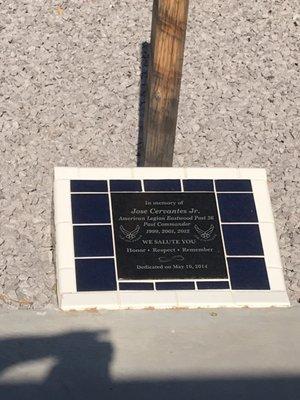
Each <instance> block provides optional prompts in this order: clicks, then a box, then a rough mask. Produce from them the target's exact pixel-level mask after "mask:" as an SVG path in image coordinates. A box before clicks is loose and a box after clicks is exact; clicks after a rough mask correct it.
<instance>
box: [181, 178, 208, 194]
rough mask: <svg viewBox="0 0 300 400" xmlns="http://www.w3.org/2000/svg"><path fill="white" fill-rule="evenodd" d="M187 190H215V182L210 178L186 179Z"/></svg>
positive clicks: (184, 182) (185, 188)
mask: <svg viewBox="0 0 300 400" xmlns="http://www.w3.org/2000/svg"><path fill="white" fill-rule="evenodd" d="M183 188H184V191H185V192H213V191H214V184H213V181H212V180H210V179H184V180H183Z"/></svg>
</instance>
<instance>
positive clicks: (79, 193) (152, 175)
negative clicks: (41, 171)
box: [54, 168, 289, 310]
mask: <svg viewBox="0 0 300 400" xmlns="http://www.w3.org/2000/svg"><path fill="white" fill-rule="evenodd" d="M54 204H55V226H56V238H57V239H56V240H57V242H56V254H57V256H56V258H57V279H58V299H59V304H60V307H61V308H62V309H64V310H72V309H78V310H82V309H85V308H95V307H96V308H101V309H102V308H106V309H127V308H148V307H151V308H152V307H153V308H176V307H180V308H183V307H187V308H196V307H203V306H204V307H224V306H226V307H227V306H232V307H241V306H250V307H262V306H263V307H265V306H287V305H289V300H288V297H287V293H286V289H285V285H284V279H283V275H282V265H281V262H280V254H279V250H278V244H277V240H276V231H275V224H274V219H273V216H272V210H271V203H270V198H269V194H268V186H267V179H266V173H265V171H264V170H260V169H254V170H251V169H240V170H238V169H232V168H230V169H228V170H227V169H222V168H221V169H216V170H214V169H205V168H204V169H201V168H200V169H197V168H191V169H189V168H155V169H154V168H135V169H126V168H125V169H123V168H113V169H112V168H108V169H105V168H100V169H97V168H96V169H93V168H91V169H90V168H56V171H55V191H54Z"/></svg>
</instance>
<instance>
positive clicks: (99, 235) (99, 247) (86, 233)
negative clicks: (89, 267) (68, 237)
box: [73, 225, 113, 257]
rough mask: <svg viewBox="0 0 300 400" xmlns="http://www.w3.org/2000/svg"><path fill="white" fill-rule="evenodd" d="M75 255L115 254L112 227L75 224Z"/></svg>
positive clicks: (96, 255)
mask: <svg viewBox="0 0 300 400" xmlns="http://www.w3.org/2000/svg"><path fill="white" fill-rule="evenodd" d="M73 231H74V247H75V257H98V256H102V257H105V256H113V246H112V235H111V227H110V226H107V225H102V226H99V225H96V226H94V225H90V226H73Z"/></svg>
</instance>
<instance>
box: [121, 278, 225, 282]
mask: <svg viewBox="0 0 300 400" xmlns="http://www.w3.org/2000/svg"><path fill="white" fill-rule="evenodd" d="M227 281H228V279H227V278H226V279H223V278H222V279H221V278H220V279H210V278H206V279H204V278H199V279H197V278H196V279H195V278H194V279H184V278H182V279H172V278H169V279H151V280H150V279H149V280H147V279H134V280H133V279H119V282H120V283H123V282H124V283H160V282H170V283H173V282H227Z"/></svg>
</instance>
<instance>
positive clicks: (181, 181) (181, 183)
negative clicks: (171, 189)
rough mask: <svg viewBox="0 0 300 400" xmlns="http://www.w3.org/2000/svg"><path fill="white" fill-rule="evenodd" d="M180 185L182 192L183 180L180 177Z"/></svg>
mask: <svg viewBox="0 0 300 400" xmlns="http://www.w3.org/2000/svg"><path fill="white" fill-rule="evenodd" d="M180 187H181V191H182V192H184V189H183V180H182V179H180Z"/></svg>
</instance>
